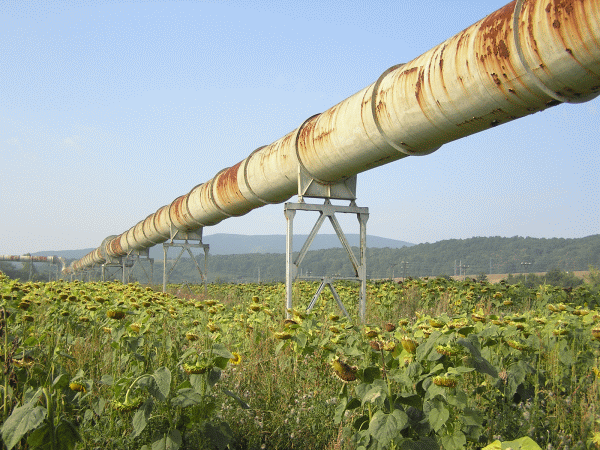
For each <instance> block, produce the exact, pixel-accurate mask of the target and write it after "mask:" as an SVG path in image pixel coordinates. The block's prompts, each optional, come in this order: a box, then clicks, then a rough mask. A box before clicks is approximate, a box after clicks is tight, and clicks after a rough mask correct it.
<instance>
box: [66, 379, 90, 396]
mask: <svg viewBox="0 0 600 450" xmlns="http://www.w3.org/2000/svg"><path fill="white" fill-rule="evenodd" d="M69 389H71V390H72V391H75V392H83V393H84V394H85V392H86V389H85V386H84V385H83V384H81V383H77V382H76V381H74V382H72V383H69Z"/></svg>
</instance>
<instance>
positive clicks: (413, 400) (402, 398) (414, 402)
mask: <svg viewBox="0 0 600 450" xmlns="http://www.w3.org/2000/svg"><path fill="white" fill-rule="evenodd" d="M395 403H399V404H402V405H408V406H414V407H415V408H421V403H422V400H421V397H420V396H418V395H417V394H407V393H401V394H398V395H397V396H396V400H395Z"/></svg>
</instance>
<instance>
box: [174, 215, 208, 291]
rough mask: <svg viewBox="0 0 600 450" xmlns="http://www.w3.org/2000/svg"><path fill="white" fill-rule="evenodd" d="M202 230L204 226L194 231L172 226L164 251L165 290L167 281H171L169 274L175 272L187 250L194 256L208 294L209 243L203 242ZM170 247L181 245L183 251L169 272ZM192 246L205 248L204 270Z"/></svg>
mask: <svg viewBox="0 0 600 450" xmlns="http://www.w3.org/2000/svg"><path fill="white" fill-rule="evenodd" d="M202 231H203V228H198V229H197V230H194V231H182V230H178V229H176V228H173V227H172V226H171V233H170V234H171V237H170V238H169V240H168V241H167V242H165V243H163V251H164V259H163V292H166V291H167V282H168V281H169V276H170V275H171V273H172V272H173V269H175V266H176V265H177V263H178V262H179V259H180V258H181V255H183V252H184V251H186V250H187V252H188V253H189V255H190V258H192V261H194V264H195V265H196V269H198V273H200V278H201V279H202V284H204V293H205V294H206V292H207V288H206V267H207V264H208V262H207V259H208V250H209V245H208V244H203V243H202ZM190 241H192V242H195V243H190ZM170 247H179V248H181V251H180V252H179V256H177V259H176V260H175V262H174V263H173V265H172V266H171V268H170V269H169V272H168V273H167V252H168V250H169V248H170ZM192 248H201V249H203V250H204V272H203V271H202V269H201V268H200V265H199V264H198V260H197V259H196V257H195V256H194V254H193V253H192Z"/></svg>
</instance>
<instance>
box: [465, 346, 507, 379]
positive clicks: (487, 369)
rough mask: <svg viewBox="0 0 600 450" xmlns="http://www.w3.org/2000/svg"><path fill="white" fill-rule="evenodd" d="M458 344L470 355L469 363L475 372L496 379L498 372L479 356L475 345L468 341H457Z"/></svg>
mask: <svg viewBox="0 0 600 450" xmlns="http://www.w3.org/2000/svg"><path fill="white" fill-rule="evenodd" d="M469 338H475V339H477V338H476V337H474V336H469ZM457 343H458V344H460V345H462V346H463V347H465V348H466V349H467V350H469V352H470V353H471V358H470V363H471V366H472V367H473V368H475V370H477V372H480V373H487V374H488V375H490V376H492V377H494V378H498V371H497V370H496V368H495V367H494V366H492V365H491V364H490V363H489V362H488V360H487V359H485V358H484V357H483V356H481V352H480V351H479V349H478V348H477V347H475V345H474V344H473V343H472V342H471V341H470V340H468V339H459V340H458V341H457Z"/></svg>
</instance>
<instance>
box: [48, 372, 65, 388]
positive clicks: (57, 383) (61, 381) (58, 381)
mask: <svg viewBox="0 0 600 450" xmlns="http://www.w3.org/2000/svg"><path fill="white" fill-rule="evenodd" d="M68 385H69V377H68V376H67V374H65V373H61V374H60V375H59V376H57V377H56V378H55V379H54V381H53V382H52V387H54V388H56V389H63V388H66V387H67V386H68Z"/></svg>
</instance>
